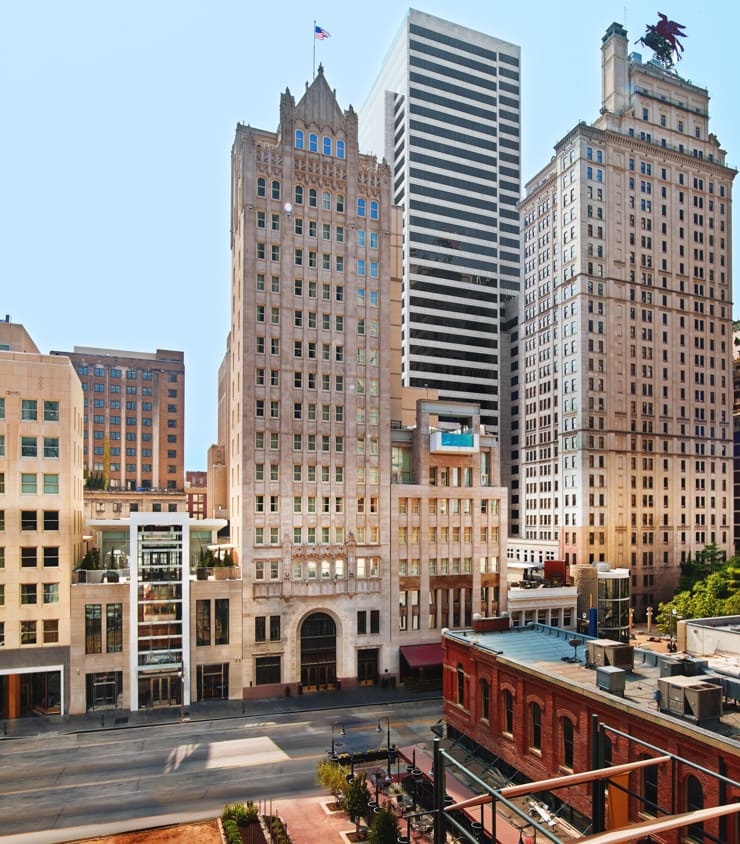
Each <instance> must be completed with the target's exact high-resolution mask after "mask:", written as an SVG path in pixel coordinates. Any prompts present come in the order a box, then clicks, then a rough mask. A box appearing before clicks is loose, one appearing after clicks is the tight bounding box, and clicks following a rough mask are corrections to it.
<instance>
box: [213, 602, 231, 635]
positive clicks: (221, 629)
mask: <svg viewBox="0 0 740 844" xmlns="http://www.w3.org/2000/svg"><path fill="white" fill-rule="evenodd" d="M214 621H215V626H216V630H215V633H216V640H215V643H216V644H217V645H228V644H229V599H228V598H216V599H215V601H214Z"/></svg>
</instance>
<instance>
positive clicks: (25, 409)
mask: <svg viewBox="0 0 740 844" xmlns="http://www.w3.org/2000/svg"><path fill="white" fill-rule="evenodd" d="M3 404H5V402H3ZM36 405H37V402H36V399H22V400H21V419H22V420H23V421H24V422H35V421H36V419H37V409H36Z"/></svg>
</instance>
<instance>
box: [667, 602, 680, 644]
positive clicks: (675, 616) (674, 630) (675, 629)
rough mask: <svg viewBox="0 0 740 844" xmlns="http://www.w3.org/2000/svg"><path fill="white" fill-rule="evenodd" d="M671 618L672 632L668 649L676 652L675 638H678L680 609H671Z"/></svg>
mask: <svg viewBox="0 0 740 844" xmlns="http://www.w3.org/2000/svg"><path fill="white" fill-rule="evenodd" d="M670 620H671V628H670V631H671V632H670V641H669V644H668V650H669V651H670V652H671V653H675V652H676V643H675V639H677V638H678V610H676V609H672V610H671V615H670Z"/></svg>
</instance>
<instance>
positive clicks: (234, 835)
mask: <svg viewBox="0 0 740 844" xmlns="http://www.w3.org/2000/svg"><path fill="white" fill-rule="evenodd" d="M222 823H223V827H224V833H225V834H226V841H227V842H228V844H242V834H241V832H239V825H238V824H237V822H236V821H235V820H232V819H231V818H227V819H226V820H224V821H222Z"/></svg>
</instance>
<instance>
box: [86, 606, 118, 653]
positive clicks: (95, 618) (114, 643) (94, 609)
mask: <svg viewBox="0 0 740 844" xmlns="http://www.w3.org/2000/svg"><path fill="white" fill-rule="evenodd" d="M122 650H123V605H122V604H106V605H105V653H109V654H110V653H121V651H122ZM85 653H86V654H100V653H103V605H102V604H85Z"/></svg>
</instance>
